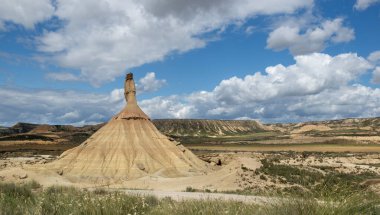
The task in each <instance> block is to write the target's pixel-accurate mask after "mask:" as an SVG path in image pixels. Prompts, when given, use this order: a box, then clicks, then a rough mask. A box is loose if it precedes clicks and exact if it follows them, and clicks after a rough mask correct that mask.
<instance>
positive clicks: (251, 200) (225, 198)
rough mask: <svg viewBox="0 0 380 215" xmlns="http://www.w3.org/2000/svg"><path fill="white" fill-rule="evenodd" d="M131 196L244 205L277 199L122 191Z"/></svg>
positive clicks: (159, 191)
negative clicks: (232, 202)
mask: <svg viewBox="0 0 380 215" xmlns="http://www.w3.org/2000/svg"><path fill="white" fill-rule="evenodd" d="M115 190H118V191H123V192H125V193H127V194H130V195H138V196H155V197H157V198H159V199H163V198H165V197H170V198H171V199H173V200H175V201H183V200H222V201H238V202H244V203H257V204H262V203H267V202H269V201H273V200H275V198H270V197H262V196H247V195H237V194H225V193H202V192H176V191H161V190H120V189H115Z"/></svg>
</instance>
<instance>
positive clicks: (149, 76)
mask: <svg viewBox="0 0 380 215" xmlns="http://www.w3.org/2000/svg"><path fill="white" fill-rule="evenodd" d="M165 84H166V80H165V79H156V73H154V72H148V73H146V75H145V76H144V77H143V78H141V79H140V80H139V81H138V84H137V92H141V93H144V92H154V91H157V90H159V89H160V88H161V87H163V86H164V85H165Z"/></svg>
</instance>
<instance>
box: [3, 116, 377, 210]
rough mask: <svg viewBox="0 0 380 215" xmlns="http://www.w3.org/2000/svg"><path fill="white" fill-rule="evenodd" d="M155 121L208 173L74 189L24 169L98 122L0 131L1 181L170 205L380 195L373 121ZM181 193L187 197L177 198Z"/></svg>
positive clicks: (87, 132) (92, 129)
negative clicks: (118, 193)
mask: <svg viewBox="0 0 380 215" xmlns="http://www.w3.org/2000/svg"><path fill="white" fill-rule="evenodd" d="M154 123H155V125H156V126H157V128H158V129H159V130H160V131H161V132H162V133H164V134H166V135H167V136H169V137H170V138H173V139H175V140H177V141H179V142H180V143H182V144H183V145H184V146H186V147H187V148H189V149H190V150H192V151H193V152H194V153H195V154H196V155H197V156H198V157H199V158H201V159H202V160H203V161H205V162H207V163H209V166H210V167H211V169H212V171H211V172H208V173H205V174H203V175H200V176H194V177H183V178H166V179H165V178H159V177H155V176H151V177H144V178H141V179H135V180H131V181H127V182H124V183H119V184H104V185H98V186H93V185H88V184H83V183H82V184H79V185H78V184H76V185H75V184H73V183H71V182H70V181H67V180H63V179H60V176H59V175H57V174H56V175H54V174H50V173H49V174H47V175H43V174H42V175H39V174H35V173H33V172H31V171H29V170H28V167H30V166H32V167H33V166H43V165H44V164H46V163H49V162H51V161H53V160H55V159H56V158H57V156H59V154H60V153H62V152H63V151H65V150H67V149H69V148H72V147H74V146H77V145H78V144H80V143H81V142H82V141H83V140H85V139H86V138H87V137H89V136H90V135H91V134H92V133H94V132H95V131H96V130H98V129H99V128H100V127H101V126H102V124H100V125H95V126H85V127H80V128H78V127H73V126H53V125H34V124H25V123H19V124H17V125H15V126H13V127H11V128H2V129H1V133H2V135H1V137H0V181H3V182H14V183H18V184H25V183H29V182H30V181H37V182H38V183H40V184H42V185H43V186H51V185H57V184H58V185H75V186H76V187H80V188H86V189H88V190H97V189H108V190H119V191H123V192H124V191H125V192H127V193H129V194H131V193H132V194H133V193H135V194H138V195H154V196H156V197H159V198H164V197H171V198H172V199H174V200H175V199H177V200H186V199H199V200H202V199H204V198H208V199H218V198H220V197H221V196H219V194H215V193H223V195H225V196H222V197H223V199H225V200H234V201H243V202H251V203H257V204H261V203H262V202H265V201H267V200H268V198H269V200H271V199H273V198H275V199H276V198H283V197H284V196H296V197H297V198H299V197H302V196H305V195H308V196H312V197H315V198H322V197H323V198H324V197H326V196H327V195H331V194H334V195H338V196H339V195H342V196H344V195H348V194H347V192H350V193H355V192H358V193H360V192H362V191H363V189H364V190H365V192H366V193H372V194H373V195H378V194H380V154H379V152H380V136H379V132H380V119H379V118H371V119H345V120H336V121H324V122H308V123H299V124H266V125H263V124H260V123H258V122H255V121H215V120H156V121H154ZM23 169H27V170H25V171H24V170H23ZM131 189H132V190H136V191H131ZM184 191H185V192H192V193H193V194H183V193H182V192H184ZM340 192H341V193H340ZM345 192H346V193H345ZM228 194H233V195H228ZM372 194H371V195H372ZM236 195H238V196H236ZM240 195H249V196H254V197H250V198H245V197H244V196H240ZM350 195H351V194H350ZM205 196H206V197H205ZM323 198H322V200H321V201H324V199H323ZM342 198H343V197H342ZM371 198H372V197H371ZM334 201H335V200H334ZM260 202H261V203H260Z"/></svg>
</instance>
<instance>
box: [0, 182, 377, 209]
mask: <svg viewBox="0 0 380 215" xmlns="http://www.w3.org/2000/svg"><path fill="white" fill-rule="evenodd" d="M37 185H38V184H37V183H32V184H25V185H14V184H0V214H57V215H60V214H73V215H74V214H158V215H161V214H162V215H164V214H165V215H166V214H185V215H187V214H188V215H190V214H191V215H193V214H211V215H213V214H267V215H271V214H379V213H380V210H379V203H380V201H379V197H378V196H375V195H372V193H369V192H365V190H362V191H360V192H349V193H347V194H345V195H341V196H339V197H337V196H336V195H329V196H322V195H320V196H321V198H318V199H316V198H314V197H310V196H308V197H304V198H298V197H286V198H284V197H283V196H281V195H279V196H277V197H274V198H268V199H267V201H265V202H264V203H260V204H256V203H252V204H248V203H242V202H236V201H221V200H186V201H181V202H177V201H173V200H172V199H170V198H164V199H157V198H155V197H151V196H131V195H126V194H124V193H121V192H107V191H105V190H95V191H86V190H79V189H74V188H70V187H50V188H47V189H44V190H42V189H41V188H39V186H37Z"/></svg>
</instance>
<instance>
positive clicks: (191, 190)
mask: <svg viewBox="0 0 380 215" xmlns="http://www.w3.org/2000/svg"><path fill="white" fill-rule="evenodd" d="M185 191H186V192H195V191H196V190H195V189H194V188H192V187H186V190H185Z"/></svg>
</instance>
